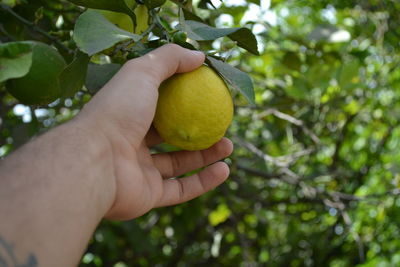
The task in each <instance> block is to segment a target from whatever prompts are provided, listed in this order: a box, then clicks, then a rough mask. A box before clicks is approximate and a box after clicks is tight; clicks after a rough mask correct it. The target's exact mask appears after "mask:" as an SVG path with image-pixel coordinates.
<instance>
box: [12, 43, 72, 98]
mask: <svg viewBox="0 0 400 267" xmlns="http://www.w3.org/2000/svg"><path fill="white" fill-rule="evenodd" d="M26 43H28V44H31V45H32V65H31V68H30V69H29V72H28V73H27V74H26V75H25V76H23V77H21V78H17V79H11V80H8V81H7V84H6V88H7V90H8V91H9V92H10V94H11V95H13V96H14V97H15V98H16V99H18V100H19V101H20V102H21V103H23V104H26V105H45V104H49V103H51V102H53V101H55V100H56V99H57V98H59V97H60V96H61V87H60V83H59V80H58V76H59V75H60V73H61V72H62V71H63V70H64V68H65V66H66V63H65V61H64V58H63V57H62V56H61V55H60V54H59V53H58V52H57V50H56V49H54V48H53V47H51V46H49V45H47V44H44V43H40V42H35V41H27V42H26Z"/></svg>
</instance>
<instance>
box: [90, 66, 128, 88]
mask: <svg viewBox="0 0 400 267" xmlns="http://www.w3.org/2000/svg"><path fill="white" fill-rule="evenodd" d="M120 68H121V65H119V64H104V65H98V64H89V66H88V71H87V76H86V82H85V86H86V88H87V89H88V90H89V92H90V93H91V94H95V93H96V92H97V91H98V90H100V89H101V88H102V87H103V86H104V85H105V84H106V83H107V82H108V81H109V80H110V79H111V78H112V77H113V76H114V75H115V74H116V73H117V72H118V70H119V69H120Z"/></svg>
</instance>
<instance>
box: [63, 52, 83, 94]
mask: <svg viewBox="0 0 400 267" xmlns="http://www.w3.org/2000/svg"><path fill="white" fill-rule="evenodd" d="M89 59H90V58H89V56H88V55H86V54H85V53H82V52H78V54H77V55H76V57H75V59H74V60H73V61H72V62H71V64H69V65H68V66H67V67H65V69H64V70H63V71H62V72H61V74H60V76H59V81H60V85H61V96H62V97H72V96H74V95H75V93H76V92H78V91H79V90H80V89H82V86H83V84H84V83H85V78H86V72H87V68H88V63H89Z"/></svg>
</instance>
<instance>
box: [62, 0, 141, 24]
mask: <svg viewBox="0 0 400 267" xmlns="http://www.w3.org/2000/svg"><path fill="white" fill-rule="evenodd" d="M68 1H70V2H71V3H74V4H75V5H79V6H84V7H89V8H95V9H104V10H110V11H115V12H122V13H125V14H128V15H129V16H130V17H131V18H132V19H133V21H134V22H135V24H136V16H135V13H134V12H133V11H132V7H133V5H134V3H135V1H134V0H114V1H109V0H68Z"/></svg>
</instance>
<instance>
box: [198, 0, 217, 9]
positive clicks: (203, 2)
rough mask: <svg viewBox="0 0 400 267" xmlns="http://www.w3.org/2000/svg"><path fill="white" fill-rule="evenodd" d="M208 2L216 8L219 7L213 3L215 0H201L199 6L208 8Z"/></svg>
mask: <svg viewBox="0 0 400 267" xmlns="http://www.w3.org/2000/svg"><path fill="white" fill-rule="evenodd" d="M207 4H209V5H210V6H212V7H213V8H214V9H217V8H216V7H215V6H214V4H213V2H212V1H211V0H201V1H200V2H199V4H198V7H199V8H202V9H208V6H207Z"/></svg>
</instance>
